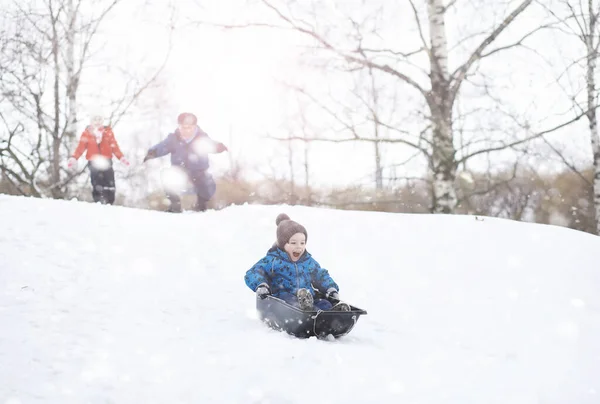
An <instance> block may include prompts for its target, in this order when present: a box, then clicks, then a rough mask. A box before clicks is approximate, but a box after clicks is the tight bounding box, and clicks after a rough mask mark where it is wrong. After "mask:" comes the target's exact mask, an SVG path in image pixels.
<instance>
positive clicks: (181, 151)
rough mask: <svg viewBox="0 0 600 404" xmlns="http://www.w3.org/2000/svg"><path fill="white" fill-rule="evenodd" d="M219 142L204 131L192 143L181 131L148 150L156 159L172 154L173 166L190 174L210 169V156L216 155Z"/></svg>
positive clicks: (197, 133) (200, 130) (198, 131)
mask: <svg viewBox="0 0 600 404" xmlns="http://www.w3.org/2000/svg"><path fill="white" fill-rule="evenodd" d="M218 145H219V142H216V141H214V140H213V139H211V138H210V137H209V136H208V135H207V134H206V133H205V132H204V131H203V130H202V129H200V128H196V134H195V135H194V137H193V138H192V139H191V140H190V141H186V140H184V139H183V138H182V137H181V135H180V134H179V130H176V131H175V132H173V133H170V134H169V135H168V136H167V138H166V139H165V140H163V141H162V142H160V143H159V144H157V145H154V146H152V147H151V148H150V150H148V151H149V152H153V153H154V155H155V157H162V156H165V155H167V154H169V153H170V154H171V165H172V166H179V167H182V168H185V169H187V171H189V172H200V171H205V170H207V169H208V167H209V160H208V154H209V153H215V152H216V148H217V146H218Z"/></svg>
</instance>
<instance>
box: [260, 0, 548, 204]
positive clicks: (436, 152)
mask: <svg viewBox="0 0 600 404" xmlns="http://www.w3.org/2000/svg"><path fill="white" fill-rule="evenodd" d="M532 1H533V0H524V1H522V2H521V3H520V4H519V5H518V6H517V7H516V8H515V9H514V10H513V11H512V12H510V13H509V14H508V15H507V16H505V17H504V18H503V19H502V21H501V22H500V23H499V24H498V25H496V26H495V27H494V28H493V29H492V30H491V32H488V34H486V35H485V36H484V38H483V39H482V40H481V41H480V43H479V44H478V45H477V46H476V47H475V49H474V50H472V52H471V53H470V55H469V56H468V57H467V58H466V60H465V61H464V62H463V63H462V64H460V65H459V66H458V67H457V68H455V69H454V70H453V71H452V72H451V71H450V65H449V60H448V59H449V47H448V43H447V42H448V41H447V36H446V26H445V24H446V15H447V13H448V10H449V9H450V8H451V7H452V6H453V5H454V4H455V2H454V1H451V2H449V3H448V4H445V2H444V1H443V0H428V1H427V8H426V12H425V14H426V20H425V22H424V23H423V22H422V17H421V12H422V10H419V9H418V7H417V6H416V5H415V4H414V2H413V1H412V0H409V3H410V7H411V9H412V11H413V13H414V17H415V22H416V25H417V28H418V32H419V36H420V38H421V45H420V48H419V49H417V50H416V51H412V52H400V51H394V50H392V49H387V48H379V49H377V48H373V47H367V46H366V45H365V44H364V43H363V38H364V37H365V35H364V33H363V32H361V25H360V24H358V23H357V22H356V21H354V20H353V19H350V20H351V26H352V27H353V32H351V33H349V34H348V35H347V36H346V37H350V38H356V43H355V45H354V46H351V47H348V46H345V45H344V44H342V43H340V44H337V43H335V42H334V41H333V40H330V39H328V37H327V33H326V31H327V30H328V29H329V28H330V27H328V26H324V28H322V29H320V27H319V26H318V25H317V24H309V23H308V22H307V21H306V20H305V19H301V18H295V17H294V13H293V12H292V11H291V10H290V11H289V12H284V11H283V6H279V7H278V6H276V5H275V4H273V3H272V2H271V1H270V0H262V3H263V4H264V5H265V6H266V7H268V8H269V9H270V10H272V11H273V12H274V13H275V14H276V15H277V17H278V18H279V19H280V20H281V21H283V23H284V25H283V28H288V29H290V28H291V29H293V30H296V31H298V32H300V33H302V34H304V35H307V36H309V37H310V38H311V39H312V40H314V41H315V42H316V43H317V44H318V45H319V46H320V47H321V48H323V49H325V50H326V51H328V52H330V53H332V54H334V55H336V56H338V57H340V58H342V59H343V60H344V61H346V62H347V63H348V64H349V67H350V68H351V69H355V68H369V69H372V70H374V71H379V72H382V73H384V74H386V75H389V76H391V77H393V78H395V79H396V80H399V81H400V82H402V83H404V84H405V85H407V86H408V87H409V88H411V89H412V90H414V91H416V92H417V93H418V94H420V95H421V97H422V99H423V100H424V101H425V104H426V105H427V108H428V112H429V114H428V119H429V120H430V122H431V130H430V145H429V146H430V155H429V157H430V159H429V161H430V166H429V169H430V170H431V175H432V178H433V203H432V210H433V212H438V213H451V212H453V211H454V209H455V207H456V205H457V194H456V189H455V184H454V183H455V177H456V171H457V166H458V162H457V159H456V156H457V151H456V148H455V145H454V136H453V129H452V123H453V116H452V115H453V107H454V104H455V101H456V99H457V98H458V97H459V94H460V89H461V86H462V85H463V83H464V82H465V80H466V79H467V77H468V75H469V74H470V73H471V71H472V70H473V68H474V66H475V65H476V64H477V63H478V62H479V61H481V60H482V59H483V58H486V57H488V56H491V55H495V54H497V53H499V52H500V51H502V50H505V49H509V48H511V47H515V46H517V45H519V44H521V43H522V42H523V41H524V40H525V39H526V38H527V37H529V36H531V35H532V33H533V32H535V31H536V30H538V29H539V27H535V29H533V30H532V31H531V32H528V33H526V34H525V35H524V36H523V37H521V38H520V39H518V40H517V41H515V42H514V43H512V44H510V45H504V46H499V47H497V48H495V49H492V50H490V49H489V48H490V45H491V44H492V43H494V42H495V40H496V39H497V38H498V37H499V36H500V35H501V34H502V32H503V31H505V30H506V28H507V27H508V26H509V25H511V23H512V22H513V21H514V20H515V19H516V18H517V17H518V16H519V15H520V14H521V13H522V12H523V11H524V10H526V9H527V7H529V6H530V4H531V3H532ZM262 25H269V24H262ZM271 26H272V24H271ZM280 27H281V26H280ZM426 31H428V34H429V35H428V38H429V39H427V38H426V33H425V32H426ZM422 54H425V55H426V56H427V58H428V60H429V68H428V70H427V71H423V69H421V68H418V67H416V66H417V64H416V63H415V62H413V58H415V57H419V56H421V55H422ZM381 55H385V56H386V57H388V58H393V59H395V63H393V64H392V63H383V62H379V60H381V57H380V56H381ZM396 66H399V67H396ZM403 66H404V67H403ZM419 71H420V73H417V72H419ZM423 74H425V75H426V77H427V81H428V85H425V84H424V80H423ZM405 143H408V144H409V145H411V146H416V148H419V146H418V145H417V144H415V143H412V142H407V141H405Z"/></svg>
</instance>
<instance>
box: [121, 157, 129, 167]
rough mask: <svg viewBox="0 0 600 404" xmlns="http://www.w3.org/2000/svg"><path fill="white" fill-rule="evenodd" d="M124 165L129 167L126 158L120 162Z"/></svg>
mask: <svg viewBox="0 0 600 404" xmlns="http://www.w3.org/2000/svg"><path fill="white" fill-rule="evenodd" d="M119 161H120V162H121V163H122V164H123V165H125V166H127V167H129V161H127V159H126V158H125V157H121V160H119Z"/></svg>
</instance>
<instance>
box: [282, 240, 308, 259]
mask: <svg viewBox="0 0 600 404" xmlns="http://www.w3.org/2000/svg"><path fill="white" fill-rule="evenodd" d="M284 250H285V252H286V253H288V256H289V257H290V259H291V260H292V262H296V261H298V260H299V259H300V257H301V256H302V254H304V251H306V236H305V235H304V233H296V234H294V235H293V236H292V237H290V240H289V241H288V242H287V243H286V245H285V246H284Z"/></svg>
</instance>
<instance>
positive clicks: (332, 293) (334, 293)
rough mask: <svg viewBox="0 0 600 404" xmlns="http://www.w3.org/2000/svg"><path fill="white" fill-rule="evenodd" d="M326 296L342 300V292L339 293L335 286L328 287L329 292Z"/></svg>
mask: <svg viewBox="0 0 600 404" xmlns="http://www.w3.org/2000/svg"><path fill="white" fill-rule="evenodd" d="M325 297H326V298H328V299H329V298H332V299H337V300H340V294H339V293H338V291H337V290H335V288H329V289H327V294H326V295H325Z"/></svg>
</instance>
